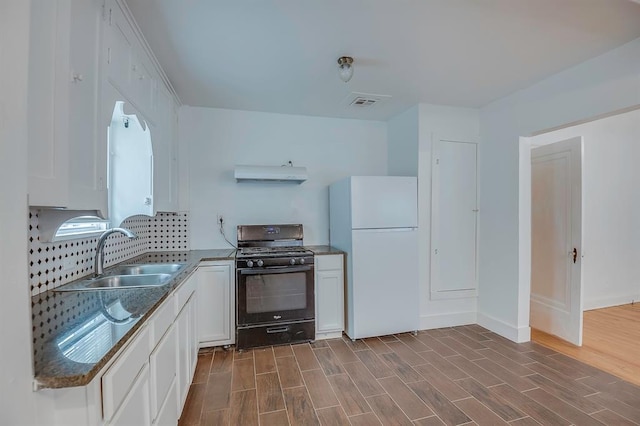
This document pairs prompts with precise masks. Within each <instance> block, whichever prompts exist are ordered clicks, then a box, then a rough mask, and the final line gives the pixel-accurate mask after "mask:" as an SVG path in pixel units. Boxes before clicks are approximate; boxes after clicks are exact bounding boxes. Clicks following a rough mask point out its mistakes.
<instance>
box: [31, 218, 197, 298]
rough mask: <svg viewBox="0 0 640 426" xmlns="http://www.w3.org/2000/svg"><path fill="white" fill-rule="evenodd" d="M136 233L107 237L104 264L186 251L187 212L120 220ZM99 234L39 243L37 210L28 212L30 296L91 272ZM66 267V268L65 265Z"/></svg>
mask: <svg viewBox="0 0 640 426" xmlns="http://www.w3.org/2000/svg"><path fill="white" fill-rule="evenodd" d="M122 227H124V228H128V229H130V230H132V231H133V232H135V233H136V234H137V235H138V238H136V239H135V240H131V239H128V238H127V237H125V236H124V235H121V234H113V235H111V236H110V237H109V238H108V239H107V243H106V245H105V250H104V265H105V267H108V266H111V265H114V264H116V263H120V262H122V261H124V260H127V259H130V258H132V257H135V256H138V255H140V254H143V253H146V252H149V251H154V252H155V251H184V250H189V217H188V213H184V212H183V213H158V214H157V215H156V216H155V217H148V216H133V217H130V218H128V219H127V220H125V221H124V222H123V223H122ZM97 243H98V237H89V238H82V239H77V240H66V241H58V242H51V243H46V242H41V241H40V231H39V229H38V210H37V209H30V211H29V284H30V289H31V295H32V296H35V295H37V294H40V293H42V292H45V291H47V290H51V289H53V288H56V287H59V286H61V285H63V284H66V283H68V282H71V281H73V280H77V279H78V278H81V277H84V276H86V275H89V274H91V273H92V272H93V261H94V255H95V251H96V244H97ZM65 266H66V268H65Z"/></svg>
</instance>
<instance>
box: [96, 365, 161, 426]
mask: <svg viewBox="0 0 640 426" xmlns="http://www.w3.org/2000/svg"><path fill="white" fill-rule="evenodd" d="M107 424H108V425H113V426H116V425H118V426H133V425H136V426H147V425H151V407H150V404H149V365H148V364H145V365H144V367H143V368H142V370H141V371H140V373H139V374H138V376H137V377H136V378H135V379H134V381H133V384H132V386H131V389H130V390H129V392H128V393H127V394H126V396H125V398H124V401H123V402H122V405H121V406H120V408H118V411H116V413H115V415H114V416H113V419H111V421H109V422H107Z"/></svg>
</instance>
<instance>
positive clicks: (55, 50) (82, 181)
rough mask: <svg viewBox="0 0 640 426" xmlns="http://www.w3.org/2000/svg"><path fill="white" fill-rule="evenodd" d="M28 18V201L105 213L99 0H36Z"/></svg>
mask: <svg viewBox="0 0 640 426" xmlns="http://www.w3.org/2000/svg"><path fill="white" fill-rule="evenodd" d="M36 3H37V7H34V9H33V13H32V16H31V28H32V30H31V45H30V65H29V85H30V88H31V89H33V90H29V98H28V107H29V115H30V116H31V117H37V121H38V125H37V126H31V128H30V129H29V203H30V205H33V206H44V207H65V208H68V209H71V210H98V211H99V214H101V215H103V216H104V215H106V207H107V194H106V128H105V127H101V126H100V120H99V114H101V112H100V109H99V107H100V101H99V99H100V90H99V89H100V54H99V52H100V49H99V46H100V42H101V31H102V28H103V25H102V22H103V21H102V13H101V11H102V8H101V2H100V0H61V1H56V2H45V1H39V2H36Z"/></svg>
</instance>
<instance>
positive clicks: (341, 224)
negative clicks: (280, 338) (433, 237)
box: [329, 176, 420, 339]
mask: <svg viewBox="0 0 640 426" xmlns="http://www.w3.org/2000/svg"><path fill="white" fill-rule="evenodd" d="M329 229H330V231H329V234H330V240H331V245H332V246H334V247H336V248H339V249H341V250H343V251H345V252H346V253H347V275H346V278H347V285H346V293H345V309H346V318H345V332H346V333H347V335H348V336H349V337H350V338H352V339H360V338H365V337H372V336H382V335H386V334H393V333H401V332H406V331H415V330H418V327H419V320H420V304H419V287H418V261H419V260H418V182H417V178H415V177H405V176H351V177H348V178H346V179H343V180H341V181H338V182H336V183H334V184H332V185H331V186H330V187H329Z"/></svg>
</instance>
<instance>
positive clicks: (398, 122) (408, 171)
mask: <svg viewBox="0 0 640 426" xmlns="http://www.w3.org/2000/svg"><path fill="white" fill-rule="evenodd" d="M419 110H420V106H419V105H416V106H414V107H413V108H410V109H408V110H407V111H405V112H403V113H402V114H398V115H396V116H395V117H393V118H392V119H391V120H389V121H388V122H387V126H388V128H387V165H388V169H389V175H390V176H418V155H417V153H418V149H419V131H418V130H419V123H418V119H419Z"/></svg>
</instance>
